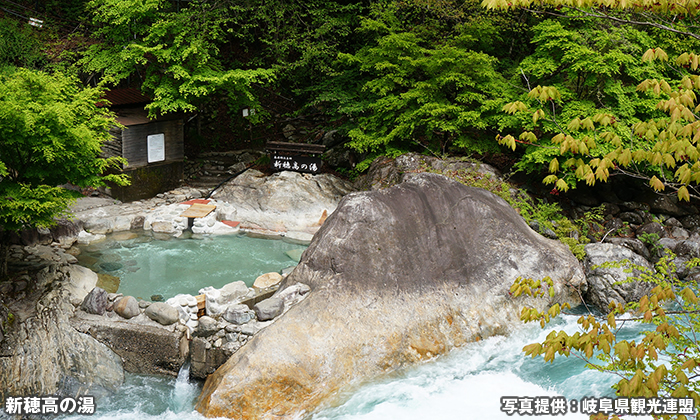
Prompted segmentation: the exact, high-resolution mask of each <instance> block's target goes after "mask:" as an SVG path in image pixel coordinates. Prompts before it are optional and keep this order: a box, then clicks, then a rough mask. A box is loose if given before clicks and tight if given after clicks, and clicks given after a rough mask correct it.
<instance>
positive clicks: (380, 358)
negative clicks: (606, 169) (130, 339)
mask: <svg viewBox="0 0 700 420" xmlns="http://www.w3.org/2000/svg"><path fill="white" fill-rule="evenodd" d="M518 276H525V277H531V278H542V277H544V276H549V277H551V278H552V279H553V280H554V285H555V291H556V300H557V301H567V302H570V303H572V304H574V305H575V304H577V303H578V302H580V300H579V298H578V292H577V290H576V288H578V287H583V285H584V276H583V271H582V270H581V267H580V264H579V263H578V261H577V260H576V258H575V257H574V256H573V255H571V253H570V251H569V250H568V248H567V247H566V246H565V245H563V244H561V243H559V242H556V241H553V240H549V239H546V238H543V237H542V236H540V235H538V234H537V233H535V232H534V231H532V230H531V229H530V228H529V227H528V226H527V224H526V223H525V222H524V220H523V219H522V218H521V217H520V216H519V215H518V214H517V213H516V212H515V211H514V210H513V209H512V208H511V207H510V206H508V204H507V203H506V202H505V201H503V200H502V199H500V198H498V197H496V196H495V195H493V194H491V193H489V192H487V191H485V190H481V189H476V188H470V187H466V186H464V185H462V184H459V183H457V182H454V181H451V180H449V179H447V178H445V177H443V176H440V175H434V174H420V175H416V176H415V177H412V178H410V179H408V180H407V181H406V182H404V183H403V184H400V185H398V186H396V187H393V188H390V189H386V190H380V191H375V192H365V193H354V194H350V195H348V196H346V197H345V198H344V199H343V200H342V201H341V203H340V204H339V206H338V208H337V209H336V211H335V212H334V213H333V214H332V215H331V216H330V217H329V218H328V220H327V221H326V223H325V224H324V225H323V227H321V229H320V230H319V232H318V233H317V234H316V236H315V237H314V240H313V241H312V243H311V245H310V246H309V248H308V249H307V251H306V252H305V253H304V255H303V257H302V260H301V263H300V264H299V266H298V267H297V268H296V269H295V270H294V271H293V272H292V274H290V275H289V277H287V279H285V281H284V282H283V283H282V284H281V286H280V289H281V290H282V291H281V292H279V294H278V296H281V295H283V292H284V289H286V288H287V287H288V286H293V285H295V284H299V283H303V284H306V285H308V286H310V288H311V292H310V293H309V294H308V296H307V297H306V298H305V299H304V300H302V301H301V302H299V303H298V304H296V305H295V306H293V307H291V309H289V310H288V311H287V312H286V313H285V315H283V316H281V317H279V318H278V319H276V320H275V322H274V323H272V324H271V325H269V326H267V327H266V328H265V329H263V330H261V331H260V332H259V333H258V334H256V335H255V336H254V338H253V339H252V340H251V341H250V342H249V343H248V344H247V345H246V346H244V347H242V348H241V349H240V350H239V351H237V352H236V353H234V354H233V355H232V356H231V358H230V359H229V360H228V361H227V362H226V363H225V364H224V365H223V366H222V367H221V368H219V369H218V370H217V371H216V372H215V373H214V374H213V375H210V376H209V378H208V379H207V382H206V384H205V386H204V389H203V391H202V394H201V396H200V399H199V401H198V404H197V410H199V411H200V412H202V413H203V414H205V415H206V416H207V417H218V416H226V417H235V418H273V417H274V418H294V417H296V416H301V413H304V412H306V413H309V412H311V411H312V410H313V409H314V408H315V407H317V406H318V405H319V404H320V403H322V402H324V401H326V402H327V401H328V400H329V398H332V396H333V395H338V394H336V393H337V392H339V391H340V392H342V391H343V390H347V389H350V388H351V387H352V386H356V385H357V384H359V383H361V382H362V381H365V380H368V379H370V378H373V377H376V376H378V375H382V374H386V373H387V372H391V371H393V370H394V369H397V368H400V367H402V366H407V365H410V364H413V363H418V362H420V361H423V360H426V359H430V358H432V357H435V356H437V355H439V354H444V353H446V352H448V351H449V350H450V349H452V348H454V347H457V346H461V345H463V344H465V343H468V342H471V341H474V340H478V339H481V338H485V337H489V336H492V335H495V334H507V333H508V332H509V331H510V330H511V328H512V327H514V326H519V325H520V320H519V313H520V308H521V306H522V305H523V302H524V300H523V299H520V298H519V299H512V298H511V297H510V296H509V294H508V289H509V287H510V286H511V284H512V283H513V281H514V280H515V279H516V278H517V277H518ZM528 302H529V303H530V304H533V305H534V306H536V307H539V308H541V309H542V308H544V307H546V305H547V304H549V303H551V301H549V302H548V301H546V300H545V299H542V300H539V301H532V300H528ZM260 395H264V396H265V398H260Z"/></svg>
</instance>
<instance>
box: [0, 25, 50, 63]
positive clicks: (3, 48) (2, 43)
mask: <svg viewBox="0 0 700 420" xmlns="http://www.w3.org/2000/svg"><path fill="white" fill-rule="evenodd" d="M35 32H36V28H34V27H33V26H29V25H27V24H20V23H19V22H17V20H15V19H9V18H2V19H0V68H2V67H5V66H18V67H28V68H37V69H38V68H41V67H42V66H43V65H45V64H46V62H47V59H46V56H45V54H44V52H43V51H42V44H41V42H40V40H39V39H38V37H37V35H36V33H35Z"/></svg>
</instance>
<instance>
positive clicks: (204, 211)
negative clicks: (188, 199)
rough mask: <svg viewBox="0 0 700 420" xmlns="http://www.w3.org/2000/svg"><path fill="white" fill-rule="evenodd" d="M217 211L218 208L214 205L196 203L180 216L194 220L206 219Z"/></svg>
mask: <svg viewBox="0 0 700 420" xmlns="http://www.w3.org/2000/svg"><path fill="white" fill-rule="evenodd" d="M215 209H216V206H215V205H213V204H200V203H194V204H192V205H191V206H190V208H188V209H187V210H185V211H184V213H182V214H181V215H180V217H192V218H199V217H206V216H207V215H208V214H209V213H211V212H212V211H214V210H215Z"/></svg>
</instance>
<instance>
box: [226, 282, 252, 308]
mask: <svg viewBox="0 0 700 420" xmlns="http://www.w3.org/2000/svg"><path fill="white" fill-rule="evenodd" d="M249 291H250V290H249V289H248V286H246V285H245V282H243V281H234V282H232V283H229V284H227V285H225V286H224V287H222V288H221V295H220V296H221V297H220V299H221V300H220V303H221V304H226V303H231V302H237V301H238V300H240V299H242V298H244V297H245V296H246V295H247V294H248V292H249Z"/></svg>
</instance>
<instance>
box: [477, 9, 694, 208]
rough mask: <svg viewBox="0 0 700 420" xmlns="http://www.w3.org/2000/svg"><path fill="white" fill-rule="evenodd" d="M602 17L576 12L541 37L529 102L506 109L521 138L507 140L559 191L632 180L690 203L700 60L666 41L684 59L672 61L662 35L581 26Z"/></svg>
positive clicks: (527, 76)
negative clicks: (616, 177)
mask: <svg viewBox="0 0 700 420" xmlns="http://www.w3.org/2000/svg"><path fill="white" fill-rule="evenodd" d="M487 3H488V7H492V6H493V7H500V6H497V5H496V3H494V2H485V3H484V4H487ZM564 13H566V12H564ZM596 13H597V12H596V11H595V10H594V11H583V10H580V9H577V10H575V11H570V12H569V14H568V15H562V16H568V17H569V18H571V19H569V20H566V21H565V20H554V19H551V20H546V21H543V22H542V23H540V24H539V25H537V26H536V27H535V28H534V33H535V35H534V37H533V42H534V43H535V44H536V46H537V47H536V50H535V53H534V54H532V55H531V56H529V57H527V58H526V59H525V60H523V61H522V63H521V72H522V77H523V81H522V83H523V85H525V86H526V88H527V91H528V93H527V94H526V95H523V97H521V99H520V100H519V101H515V102H512V103H510V104H508V105H506V106H505V107H504V108H503V110H504V111H505V112H506V113H507V114H509V115H511V116H512V117H511V118H506V119H504V120H503V125H502V128H503V129H506V130H519V131H521V134H519V135H518V136H517V137H516V136H514V135H506V136H504V137H499V138H498V140H499V142H500V143H501V144H504V145H506V146H508V147H510V148H511V149H513V150H515V148H516V146H517V143H521V144H524V145H525V146H526V148H525V153H524V155H523V157H522V158H521V160H520V161H519V162H518V164H517V167H518V168H519V169H521V170H526V171H528V172H538V173H542V172H545V171H548V172H549V173H550V174H549V175H548V176H546V177H545V178H544V182H545V183H546V184H553V185H554V187H555V188H556V189H558V190H562V191H566V190H568V189H569V188H572V187H575V186H576V184H577V183H578V182H586V184H588V185H594V184H595V183H596V182H604V181H606V180H607V179H608V177H609V176H610V174H611V172H617V173H631V174H634V175H635V176H641V177H644V178H646V179H647V180H648V181H649V185H650V186H651V187H652V188H653V189H655V190H657V191H660V190H663V189H665V188H666V187H671V188H672V189H673V190H675V191H677V194H678V197H679V199H681V200H689V199H690V196H691V194H693V195H694V194H695V190H694V185H698V183H699V182H700V163H698V158H700V154H699V153H698V151H697V147H696V146H697V141H698V138H699V137H698V136H697V134H696V133H697V132H698V124H700V123H699V122H698V121H697V118H696V115H695V112H696V111H697V109H696V104H695V99H696V95H695V90H696V89H698V88H700V76H699V75H698V74H697V67H698V58H697V55H696V54H693V53H683V52H682V51H678V48H679V47H680V43H679V42H677V41H675V40H672V41H663V44H664V45H665V46H668V48H669V50H670V51H676V52H677V54H678V55H677V57H673V58H669V56H668V54H667V53H666V52H665V51H664V50H663V49H662V48H659V47H658V44H659V42H660V40H661V39H663V37H661V36H659V34H658V33H655V32H654V31H642V30H639V29H635V27H633V26H632V25H613V24H610V23H608V22H607V21H605V20H602V21H600V20H599V21H586V20H583V19H576V18H577V17H579V18H580V17H581V16H582V15H583V16H589V17H590V16H598V17H600V15H598V14H596ZM606 14H607V12H606ZM656 18H658V17H657V16H653V15H652V16H650V15H645V19H649V20H652V21H653V20H654V19H656ZM615 19H617V20H618V21H620V22H625V21H627V16H624V17H620V18H615ZM679 25H681V26H682V25H683V24H682V23H681V24H679ZM651 26H654V25H653V24H652V25H651ZM664 28H665V29H666V30H668V31H676V30H677V29H676V28H673V27H668V26H665V27H664ZM684 28H685V30H687V29H688V27H684ZM671 38H674V37H673V36H671ZM696 38H697V39H700V37H697V36H696ZM688 45H695V46H697V42H694V43H689V44H687V45H686V46H688ZM691 184H692V185H691Z"/></svg>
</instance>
